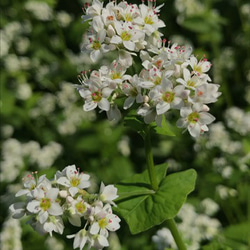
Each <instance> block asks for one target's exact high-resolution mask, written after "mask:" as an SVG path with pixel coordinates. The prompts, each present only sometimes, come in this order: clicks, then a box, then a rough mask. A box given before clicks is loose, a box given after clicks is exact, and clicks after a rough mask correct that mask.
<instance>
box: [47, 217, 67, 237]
mask: <svg viewBox="0 0 250 250" xmlns="http://www.w3.org/2000/svg"><path fill="white" fill-rule="evenodd" d="M43 229H44V231H46V232H48V233H49V234H50V236H52V232H53V231H54V232H56V233H59V234H63V230H64V225H63V220H62V218H61V217H59V216H57V217H55V216H49V218H48V220H47V221H46V222H45V223H44V225H43Z"/></svg>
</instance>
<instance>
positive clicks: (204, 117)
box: [199, 112, 215, 124]
mask: <svg viewBox="0 0 250 250" xmlns="http://www.w3.org/2000/svg"><path fill="white" fill-rule="evenodd" d="M214 120H215V117H214V116H212V115H211V114H209V113H206V112H201V113H200V118H199V122H200V123H201V124H210V123H212V122H213V121H214Z"/></svg>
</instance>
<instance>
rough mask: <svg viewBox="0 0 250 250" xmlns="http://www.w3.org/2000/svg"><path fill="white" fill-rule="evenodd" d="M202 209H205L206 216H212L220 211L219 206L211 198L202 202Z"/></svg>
mask: <svg viewBox="0 0 250 250" xmlns="http://www.w3.org/2000/svg"><path fill="white" fill-rule="evenodd" d="M201 207H202V208H203V209H204V212H205V214H207V215H209V216H211V215H214V214H215V213H216V212H217V211H218V210H219V205H218V204H217V203H216V202H214V201H213V200H212V199H210V198H206V199H204V200H202V201H201Z"/></svg>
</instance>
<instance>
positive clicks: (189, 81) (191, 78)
mask: <svg viewBox="0 0 250 250" xmlns="http://www.w3.org/2000/svg"><path fill="white" fill-rule="evenodd" d="M176 82H178V83H180V84H182V85H184V86H185V87H186V88H188V89H193V90H195V89H196V87H197V86H199V85H200V84H202V82H201V80H200V78H199V77H198V76H196V75H193V74H191V73H190V71H189V70H188V69H187V68H184V69H183V78H178V79H176Z"/></svg>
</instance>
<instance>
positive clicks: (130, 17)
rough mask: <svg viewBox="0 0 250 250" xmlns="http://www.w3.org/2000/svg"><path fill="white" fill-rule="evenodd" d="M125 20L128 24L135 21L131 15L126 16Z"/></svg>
mask: <svg viewBox="0 0 250 250" xmlns="http://www.w3.org/2000/svg"><path fill="white" fill-rule="evenodd" d="M125 20H126V21H127V22H132V21H133V17H132V15H131V14H130V13H127V14H125Z"/></svg>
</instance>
